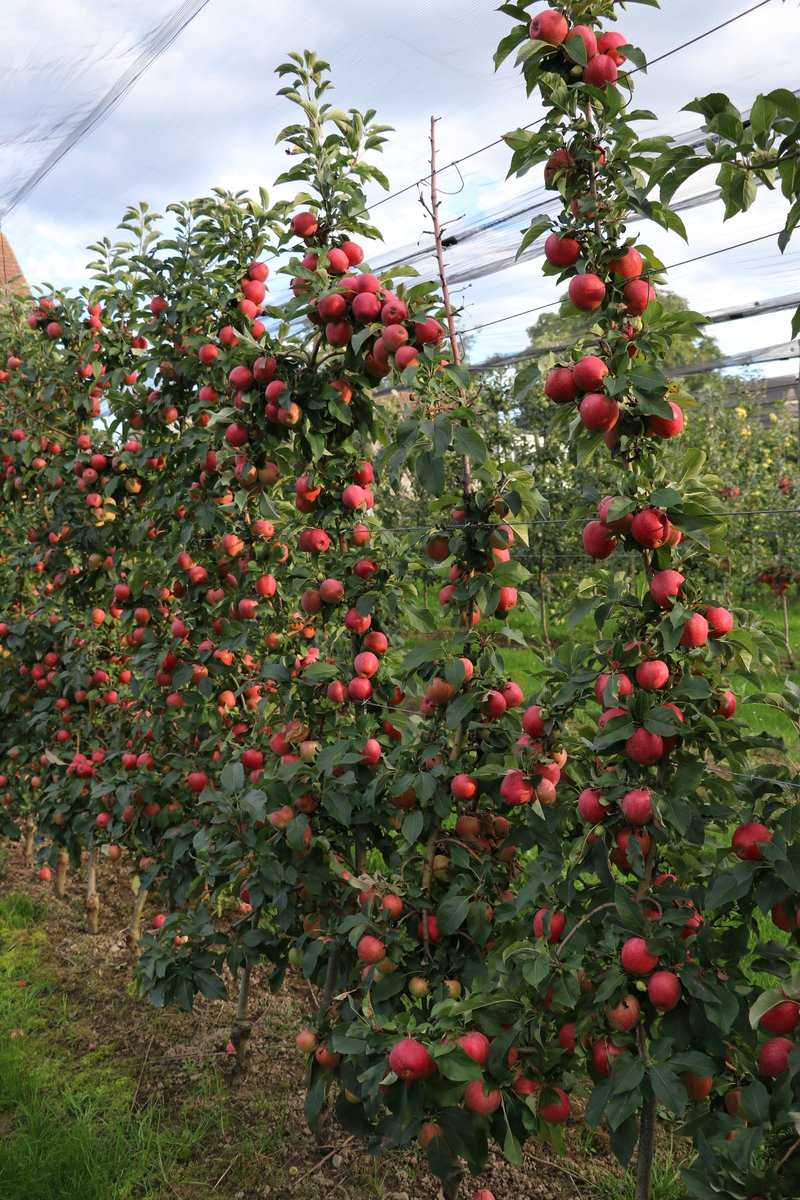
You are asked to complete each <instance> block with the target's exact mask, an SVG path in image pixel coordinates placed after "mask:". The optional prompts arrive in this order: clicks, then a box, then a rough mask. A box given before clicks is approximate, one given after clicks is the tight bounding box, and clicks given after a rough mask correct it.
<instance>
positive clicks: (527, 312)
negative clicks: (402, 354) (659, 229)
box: [459, 229, 782, 337]
mask: <svg viewBox="0 0 800 1200" xmlns="http://www.w3.org/2000/svg"><path fill="white" fill-rule="evenodd" d="M781 232H782V230H780V229H778V230H776V231H775V233H763V234H761V235H759V237H754V238H748V240H747V241H745V242H735V243H734V244H733V245H731V246H722V247H720V249H719V250H708V251H706V252H705V253H704V254H696V255H694V256H693V257H692V258H684V259H682V260H681V261H680V262H676V263H669V264H668V265H667V266H665V267H662V268H661V269H660V271H659V272H658V274H661V272H662V271H674V270H675V269H676V268H677V267H686V266H688V265H689V264H690V263H695V262H701V261H702V260H703V259H704V258H713V257H714V256H715V255H717V254H727V253H729V251H731V250H741V249H742V247H743V246H752V245H754V244H755V243H756V242H764V241H766V240H767V239H768V238H774V237H777V236H778V234H779V233H781ZM563 299H564V298H563V296H559V298H558V299H557V300H551V301H549V302H548V303H547V304H539V305H537V307H536V308H523V309H522V310H521V311H520V312H515V313H510V314H509V315H508V316H507V317H496V318H495V319H494V320H493V321H484V323H483V324H481V325H470V327H469V328H468V329H462V330H460V331H459V333H460V335H461V336H462V337H463V336H465V335H466V334H468V333H477V332H478V331H479V330H481V329H489V328H490V327H491V326H492V325H502V324H503V323H504V322H505V321H514V320H516V319H517V317H528V316H531V315H532V314H533V313H537V312H542V311H543V310H544V309H546V308H555V307H556V306H557V305H559V304H561V303H562V302H563Z"/></svg>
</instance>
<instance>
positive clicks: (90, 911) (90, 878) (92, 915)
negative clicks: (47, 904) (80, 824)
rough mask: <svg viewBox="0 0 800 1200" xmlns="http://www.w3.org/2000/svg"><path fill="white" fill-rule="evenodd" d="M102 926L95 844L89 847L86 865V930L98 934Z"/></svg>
mask: <svg viewBox="0 0 800 1200" xmlns="http://www.w3.org/2000/svg"><path fill="white" fill-rule="evenodd" d="M99 925H100V897H99V895H98V894H97V854H96V851H95V846H94V842H92V844H91V845H90V846H89V857H88V860H87V863H86V928H87V929H88V931H89V933H91V934H96V933H97V932H98V929H99Z"/></svg>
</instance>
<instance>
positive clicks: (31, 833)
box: [23, 819, 36, 867]
mask: <svg viewBox="0 0 800 1200" xmlns="http://www.w3.org/2000/svg"><path fill="white" fill-rule="evenodd" d="M35 840H36V825H35V824H34V822H33V819H30V820H28V821H26V822H25V843H24V848H23V849H24V854H25V864H26V866H28V867H32V866H33V847H34V842H35Z"/></svg>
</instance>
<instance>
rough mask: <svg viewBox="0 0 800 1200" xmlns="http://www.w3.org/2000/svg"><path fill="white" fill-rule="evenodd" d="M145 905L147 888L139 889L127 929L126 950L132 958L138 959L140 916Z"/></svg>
mask: <svg viewBox="0 0 800 1200" xmlns="http://www.w3.org/2000/svg"><path fill="white" fill-rule="evenodd" d="M146 903H147V888H144V887H140V888H139V890H138V892H137V893H136V899H135V901H134V903H133V913H132V915H131V923H130V925H129V927H128V950H129V951H130V953H131V955H132V956H133V958H138V957H139V942H140V941H141V938H142V916H143V914H144V906H145V904H146Z"/></svg>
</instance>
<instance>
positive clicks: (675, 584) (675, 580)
mask: <svg viewBox="0 0 800 1200" xmlns="http://www.w3.org/2000/svg"><path fill="white" fill-rule="evenodd" d="M685 582H686V579H685V577H684V576H683V575H681V573H680V571H671V570H666V571H658V572H657V573H656V574H655V575H654V576H653V578H652V579H651V580H650V595H651V596H652V597H653V599H654V600H655V602H656V604H657V605H658V606H659V608H672V605H673V603H674V602H675V600H676V599H677V598H678V596H679V595H680V593H681V588H682V587H683V585H684V583H685Z"/></svg>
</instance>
